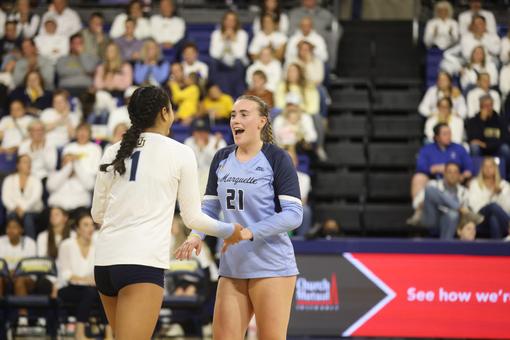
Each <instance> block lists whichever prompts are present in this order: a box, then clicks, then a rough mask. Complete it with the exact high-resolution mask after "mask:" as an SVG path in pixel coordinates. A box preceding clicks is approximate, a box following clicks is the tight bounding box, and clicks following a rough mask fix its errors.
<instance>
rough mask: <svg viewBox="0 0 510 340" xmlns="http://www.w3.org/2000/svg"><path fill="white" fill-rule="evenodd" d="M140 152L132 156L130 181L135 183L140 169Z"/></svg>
mask: <svg viewBox="0 0 510 340" xmlns="http://www.w3.org/2000/svg"><path fill="white" fill-rule="evenodd" d="M140 152H141V151H136V152H135V153H133V154H132V155H131V172H130V174H129V181H130V182H131V181H133V182H134V181H135V180H136V170H137V169H138V160H139V159H140Z"/></svg>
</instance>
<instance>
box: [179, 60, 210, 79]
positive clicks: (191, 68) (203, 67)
mask: <svg viewBox="0 0 510 340" xmlns="http://www.w3.org/2000/svg"><path fill="white" fill-rule="evenodd" d="M182 68H183V70H184V74H185V75H186V76H188V75H189V74H190V73H198V75H200V78H202V79H207V78H209V66H207V64H206V63H204V62H202V61H200V60H197V61H195V62H194V63H193V64H188V63H187V62H185V61H183V62H182Z"/></svg>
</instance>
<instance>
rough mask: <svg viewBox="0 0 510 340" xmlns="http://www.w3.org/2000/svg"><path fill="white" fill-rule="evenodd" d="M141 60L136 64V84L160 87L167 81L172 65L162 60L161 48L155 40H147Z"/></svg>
mask: <svg viewBox="0 0 510 340" xmlns="http://www.w3.org/2000/svg"><path fill="white" fill-rule="evenodd" d="M140 59H141V60H140V61H137V62H136V64H135V69H134V83H135V84H137V85H154V86H160V85H161V84H163V83H164V82H165V80H167V78H168V74H169V72H170V63H169V62H168V61H166V60H164V59H162V58H161V47H160V46H159V45H158V43H157V42H156V41H155V40H154V39H147V40H145V42H144V43H143V48H142V52H141V55H140Z"/></svg>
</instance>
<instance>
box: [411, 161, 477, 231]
mask: <svg viewBox="0 0 510 340" xmlns="http://www.w3.org/2000/svg"><path fill="white" fill-rule="evenodd" d="M444 167H445V170H444V178H443V179H438V180H434V181H429V182H428V183H427V186H426V187H425V189H424V190H423V192H422V194H420V195H419V196H420V199H419V200H420V201H421V202H422V203H420V204H421V205H423V215H422V218H421V223H422V224H423V225H424V226H425V227H427V228H429V229H431V232H432V233H433V234H435V230H436V229H437V228H439V237H440V238H441V239H443V240H451V239H453V238H454V237H455V231H456V227H457V224H458V223H459V220H460V217H461V216H462V215H463V216H470V215H474V214H473V213H471V212H470V210H469V209H468V200H467V190H466V188H464V187H463V186H462V185H461V181H462V176H461V172H460V167H459V165H458V164H457V163H446V164H445V166H444ZM477 218H478V221H480V220H481V219H482V218H483V217H481V216H478V217H477Z"/></svg>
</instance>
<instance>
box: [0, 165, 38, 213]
mask: <svg viewBox="0 0 510 340" xmlns="http://www.w3.org/2000/svg"><path fill="white" fill-rule="evenodd" d="M19 184H20V183H19V175H18V174H12V175H9V176H7V177H6V178H5V179H4V182H3V183H2V202H3V204H4V206H5V207H6V208H7V211H9V212H12V211H15V210H16V208H18V207H19V208H21V209H23V211H25V212H28V213H39V212H41V211H42V210H43V202H42V193H43V187H42V183H41V180H40V179H39V178H37V177H35V176H29V177H28V179H27V183H26V184H25V189H24V190H23V191H22V190H21V188H20V185H19Z"/></svg>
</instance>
